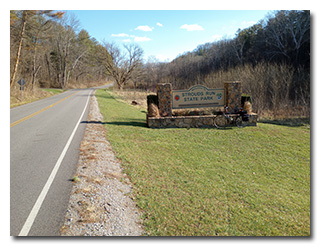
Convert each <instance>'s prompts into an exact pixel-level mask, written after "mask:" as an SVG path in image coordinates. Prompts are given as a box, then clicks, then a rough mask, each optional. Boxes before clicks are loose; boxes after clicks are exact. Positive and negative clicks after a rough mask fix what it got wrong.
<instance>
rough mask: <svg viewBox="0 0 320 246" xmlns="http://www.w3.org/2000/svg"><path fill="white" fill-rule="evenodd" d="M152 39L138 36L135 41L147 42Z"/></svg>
mask: <svg viewBox="0 0 320 246" xmlns="http://www.w3.org/2000/svg"><path fill="white" fill-rule="evenodd" d="M150 40H151V38H148V37H137V36H134V41H135V42H146V41H150Z"/></svg>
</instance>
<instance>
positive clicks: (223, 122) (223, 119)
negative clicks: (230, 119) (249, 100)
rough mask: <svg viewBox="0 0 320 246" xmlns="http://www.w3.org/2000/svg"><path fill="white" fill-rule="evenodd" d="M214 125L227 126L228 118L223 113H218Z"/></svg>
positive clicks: (218, 126) (219, 127)
mask: <svg viewBox="0 0 320 246" xmlns="http://www.w3.org/2000/svg"><path fill="white" fill-rule="evenodd" d="M213 123H214V126H215V127H216V128H218V129H221V128H225V127H226V126H227V119H226V117H224V116H223V115H218V116H217V117H216V118H214V121H213Z"/></svg>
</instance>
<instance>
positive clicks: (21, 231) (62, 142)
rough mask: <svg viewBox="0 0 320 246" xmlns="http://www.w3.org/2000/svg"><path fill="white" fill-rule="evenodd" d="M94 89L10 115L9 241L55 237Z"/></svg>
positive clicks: (46, 100) (21, 108) (76, 90)
mask: <svg viewBox="0 0 320 246" xmlns="http://www.w3.org/2000/svg"><path fill="white" fill-rule="evenodd" d="M93 91H94V89H92V88H90V89H75V90H69V91H67V92H64V93H61V94H59V95H56V96H53V97H50V98H46V99H43V100H40V101H37V102H33V103H30V104H26V105H23V106H20V107H16V108H13V109H11V110H10V235H11V236H59V235H60V234H59V229H60V227H61V226H62V225H63V222H64V216H65V212H66V208H67V205H68V201H69V197H70V192H71V188H72V182H71V179H72V177H73V175H74V173H75V170H76V166H77V162H78V158H79V147H80V142H81V140H82V138H83V134H84V131H85V126H86V124H85V123H82V122H83V121H86V120H87V116H88V110H89V103H90V100H89V99H90V96H91V95H92V92H93Z"/></svg>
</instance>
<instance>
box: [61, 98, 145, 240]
mask: <svg viewBox="0 0 320 246" xmlns="http://www.w3.org/2000/svg"><path fill="white" fill-rule="evenodd" d="M88 122H89V123H88V124H87V126H86V131H85V135H84V138H83V140H82V142H81V146H80V157H79V162H78V167H77V171H76V174H75V177H74V178H73V179H72V180H73V183H74V185H73V188H72V192H71V196H70V200H69V205H68V209H67V212H66V217H65V222H64V225H63V226H62V227H61V229H60V233H61V235H62V236H139V235H142V234H143V232H144V231H143V228H142V225H141V221H140V214H139V211H138V208H137V207H136V204H135V203H134V202H133V200H132V199H131V198H130V197H129V195H130V193H131V189H132V185H131V183H130V181H129V179H128V178H127V177H126V175H125V174H124V172H123V170H122V168H121V166H120V163H119V162H118V161H117V159H116V157H115V155H114V153H113V152H112V149H111V145H110V143H109V142H108V141H107V139H106V129H105V127H104V126H103V125H102V124H101V122H103V117H102V115H101V114H100V110H99V106H98V103H97V100H96V98H95V96H92V98H91V102H90V112H89V116H88ZM90 122H94V123H90Z"/></svg>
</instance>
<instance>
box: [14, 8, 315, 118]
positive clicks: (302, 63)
mask: <svg viewBox="0 0 320 246" xmlns="http://www.w3.org/2000/svg"><path fill="white" fill-rule="evenodd" d="M123 51H124V52H123ZM142 55H143V50H142V49H141V48H140V47H138V46H137V45H134V44H131V45H129V46H128V45H127V46H124V49H122V50H121V49H120V47H118V46H117V45H115V44H108V43H104V44H100V43H99V42H98V41H97V40H95V39H94V38H93V37H90V35H89V34H88V32H87V31H86V30H84V29H82V30H81V29H80V25H79V22H78V20H77V19H76V18H75V17H74V16H70V15H67V14H65V13H64V12H59V11H49V10H47V11H40V10H38V11H35V10H21V11H10V76H11V78H10V87H11V92H12V91H13V92H14V91H15V89H16V90H17V89H18V86H17V83H16V82H17V81H18V80H19V79H20V78H24V79H25V80H26V81H27V82H28V84H27V88H31V89H32V88H34V87H35V86H36V87H39V86H40V87H60V88H65V87H80V85H81V84H83V83H84V84H86V85H87V86H90V84H91V83H93V82H94V83H95V82H98V81H104V82H105V81H106V78H109V79H110V78H113V79H114V81H115V82H116V84H117V85H118V87H119V88H123V87H125V86H128V85H131V86H132V87H134V88H141V89H152V90H155V87H156V84H157V83H166V82H170V83H172V85H173V88H174V89H187V88H189V87H191V86H192V85H195V84H203V85H206V86H207V87H211V88H218V87H222V86H223V83H224V82H226V81H241V82H242V83H243V91H244V93H247V94H249V95H250V96H251V98H252V102H253V109H254V110H255V111H257V112H258V113H262V112H265V111H272V112H274V113H276V112H281V111H282V112H292V111H294V112H298V113H299V111H304V112H303V114H304V115H308V114H309V108H310V11H300V10H299V11H296V10H291V11H275V12H273V13H272V14H270V15H269V16H268V17H266V18H265V19H264V20H261V21H260V22H258V23H257V24H255V25H253V26H250V27H248V28H246V29H242V30H240V29H239V30H238V31H237V33H236V35H235V37H234V38H232V39H224V40H220V41H216V42H212V43H206V44H203V45H199V46H198V47H197V48H196V49H195V50H193V51H191V52H186V53H184V54H182V55H180V56H179V57H177V58H176V59H175V60H173V61H172V62H170V63H163V62H159V61H158V60H157V59H155V58H154V57H149V59H148V60H147V61H145V62H143V60H142Z"/></svg>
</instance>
